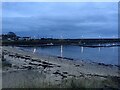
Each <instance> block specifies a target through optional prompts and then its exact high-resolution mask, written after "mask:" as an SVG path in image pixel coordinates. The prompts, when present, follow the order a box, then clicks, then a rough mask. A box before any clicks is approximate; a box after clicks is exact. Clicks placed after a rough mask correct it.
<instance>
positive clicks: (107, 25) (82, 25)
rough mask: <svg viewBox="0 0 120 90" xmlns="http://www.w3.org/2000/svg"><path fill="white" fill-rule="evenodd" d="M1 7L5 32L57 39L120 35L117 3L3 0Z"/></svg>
mask: <svg viewBox="0 0 120 90" xmlns="http://www.w3.org/2000/svg"><path fill="white" fill-rule="evenodd" d="M2 7H3V8H2V12H3V13H2V14H3V23H2V25H3V27H2V29H3V30H2V31H3V33H7V32H9V31H13V32H15V33H17V34H18V35H21V36H25V35H27V36H36V37H38V36H39V37H54V38H60V37H61V36H62V37H63V38H81V37H83V38H84V37H85V38H96V37H97V38H98V37H117V36H118V3H117V2H111V3H110V2H106V3H105V2H103V3H100V2H96V3H95V2H85V3H83V2H80V3H68V2H67V3H65V2H63V3H60V2H57V3H52V2H48V3H43V2H36V3H33V2H31V3H30V2H6V3H5V2H4V3H3V6H2Z"/></svg>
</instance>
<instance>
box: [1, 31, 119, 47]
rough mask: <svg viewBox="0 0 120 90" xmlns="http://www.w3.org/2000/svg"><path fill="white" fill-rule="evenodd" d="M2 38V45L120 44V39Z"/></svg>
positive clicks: (11, 36)
mask: <svg viewBox="0 0 120 90" xmlns="http://www.w3.org/2000/svg"><path fill="white" fill-rule="evenodd" d="M1 36H2V43H1V44H2V45H29V46H41V45H61V44H62V45H87V44H102V43H120V38H96V39H95V38H94V39H92V38H89V39H88V38H87V39H83V38H82V39H54V38H40V39H33V38H30V37H19V36H17V35H16V34H15V33H13V32H9V33H8V34H5V35H1Z"/></svg>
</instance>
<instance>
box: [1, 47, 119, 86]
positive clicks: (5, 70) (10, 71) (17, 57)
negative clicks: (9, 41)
mask: <svg viewBox="0 0 120 90" xmlns="http://www.w3.org/2000/svg"><path fill="white" fill-rule="evenodd" d="M1 50H2V54H1V55H0V57H1V60H2V83H3V84H2V87H3V88H46V87H47V88H50V87H51V88H53V87H56V88H72V87H78V88H120V87H119V85H120V82H119V80H120V76H119V74H120V72H119V66H117V65H106V64H102V63H94V62H85V61H83V60H74V59H70V58H62V57H53V56H48V55H43V54H38V53H32V52H29V51H26V50H23V49H21V48H19V47H10V46H3V47H2V48H1ZM93 83H94V85H93Z"/></svg>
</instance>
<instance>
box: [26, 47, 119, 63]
mask: <svg viewBox="0 0 120 90" xmlns="http://www.w3.org/2000/svg"><path fill="white" fill-rule="evenodd" d="M26 49H29V50H32V51H33V52H34V51H35V52H38V53H43V54H48V55H53V56H61V57H69V58H74V59H79V60H85V61H87V60H88V61H93V62H100V63H106V64H118V47H98V48H90V47H82V46H81V47H80V46H72V45H65V46H63V45H61V46H44V47H36V48H33V47H27V48H26Z"/></svg>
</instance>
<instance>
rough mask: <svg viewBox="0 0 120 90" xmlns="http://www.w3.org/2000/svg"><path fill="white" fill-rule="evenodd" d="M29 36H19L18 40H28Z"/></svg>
mask: <svg viewBox="0 0 120 90" xmlns="http://www.w3.org/2000/svg"><path fill="white" fill-rule="evenodd" d="M30 39H31V37H19V40H30Z"/></svg>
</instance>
